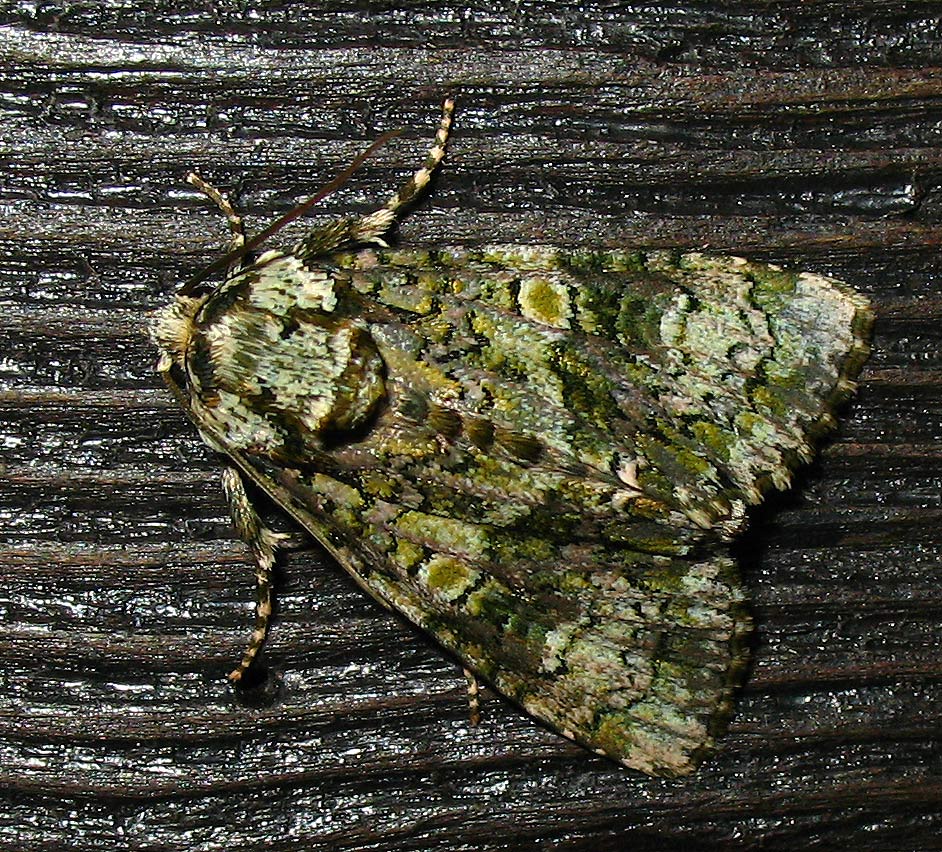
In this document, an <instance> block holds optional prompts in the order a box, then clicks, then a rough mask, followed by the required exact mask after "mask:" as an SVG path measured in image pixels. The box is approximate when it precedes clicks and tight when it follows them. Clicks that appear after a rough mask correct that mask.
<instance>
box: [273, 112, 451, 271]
mask: <svg viewBox="0 0 942 852" xmlns="http://www.w3.org/2000/svg"><path fill="white" fill-rule="evenodd" d="M454 108H455V102H454V100H453V99H452V98H448V99H447V100H446V101H445V103H444V104H442V119H441V122H440V124H439V125H438V131H437V132H436V133H435V139H434V141H433V142H432V147H431V148H429V152H428V155H427V156H426V158H425V162H424V163H423V164H422V167H421V168H420V169H418V170H417V171H416V172H415V174H413V175H412V177H411V178H409V180H407V181H406V182H405V183H404V184H403V185H402V186H401V187H400V188H399V191H398V192H396V193H395V194H394V195H393V196H392V197H391V198H390V199H389V201H387V202H386V204H385V205H384V206H383V207H380V208H379V210H374V211H373V212H372V213H368V214H367V215H366V216H360V217H358V218H356V219H338V220H337V221H336V222H331V223H330V224H328V225H324V226H323V227H320V228H315V229H314V230H313V231H311V232H310V233H309V234H308V235H307V236H306V237H304V239H302V240H301V241H300V242H299V243H298V244H297V245H295V246H294V248H293V249H292V250H291V253H292V254H294V255H295V256H297V257H299V258H300V259H301V260H305V261H306V260H309V259H311V258H313V257H317V256H318V255H322V254H327V253H329V252H332V251H334V250H336V249H338V248H340V247H341V246H343V245H346V244H348V243H378V244H379V245H382V246H385V245H386V243H385V242H383V239H382V237H383V234H385V233H386V231H388V230H389V228H390V227H391V226H392V224H393V222H395V221H396V216H397V215H398V214H399V212H400V211H401V210H402V208H403V207H405V206H406V205H407V204H409V203H411V202H412V201H413V200H414V199H415V197H416V196H417V195H418V194H419V193H420V192H421V191H422V190H423V189H425V187H426V186H427V185H428V182H429V179H430V178H431V176H432V172H434V171H435V169H436V168H437V167H438V164H439V163H440V162H441V161H442V158H443V157H444V156H445V144H446V142H447V141H448V131H449V130H450V129H451V115H452V112H453V111H454Z"/></svg>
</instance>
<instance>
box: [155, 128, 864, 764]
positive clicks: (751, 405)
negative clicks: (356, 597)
mask: <svg viewBox="0 0 942 852" xmlns="http://www.w3.org/2000/svg"><path fill="white" fill-rule="evenodd" d="M446 112H449V111H448V110H446ZM443 127H444V128H445V132H444V133H443V131H441V130H440V133H439V137H437V139H436V145H435V146H433V149H432V151H433V153H434V152H436V150H437V152H438V153H437V154H435V155H434V156H433V155H432V154H430V158H429V160H428V161H427V163H426V167H423V168H424V169H425V171H426V172H430V171H431V169H432V168H434V166H435V165H436V164H437V162H438V161H440V159H441V154H442V153H443V150H444V141H445V140H444V136H445V133H446V132H447V125H446V124H445V122H444V121H443ZM433 160H434V162H432V161H433ZM430 162H431V166H430V167H428V166H429V163H430ZM422 172H423V170H420V171H419V172H417V173H416V174H417V176H419V175H421V176H422V177H421V178H420V180H419V181H418V182H421V183H422V184H423V185H424V182H427V174H424V175H423V174H422ZM413 183H416V180H415V178H414V179H413ZM407 186H408V185H407ZM414 194H415V190H414V189H413V190H412V191H411V192H405V193H403V192H402V191H400V193H399V196H398V197H400V198H402V197H410V198H411V197H412V196H413V195H414ZM395 198H396V197H394V199H395ZM390 204H391V205H392V207H395V204H394V203H393V202H390ZM392 207H390V205H387V208H385V209H387V210H389V209H392ZM396 209H398V208H396ZM374 215H375V214H374ZM368 218H369V217H365V219H368ZM365 219H359V220H343V221H342V222H339V223H337V224H336V225H335V226H333V230H331V226H328V227H327V228H322V229H318V230H317V231H315V232H314V235H313V236H312V237H310V238H308V239H306V240H303V241H302V242H301V243H299V244H298V245H297V246H296V247H295V248H294V249H293V250H292V251H290V252H287V253H280V252H274V253H268V254H267V255H265V256H263V257H262V258H260V259H259V260H258V261H257V262H256V263H254V264H250V265H248V266H246V267H245V268H243V269H240V270H239V271H238V272H236V273H235V274H233V275H232V276H230V277H229V278H228V279H227V280H226V281H225V282H224V283H223V284H222V285H221V286H220V287H218V288H216V289H215V290H210V291H209V292H207V293H205V294H203V295H201V296H199V297H194V296H185V297H178V300H177V301H176V302H175V303H174V305H172V306H171V307H170V308H168V309H166V310H165V311H164V312H163V313H162V314H161V315H160V316H159V317H158V320H157V330H156V331H155V339H156V340H157V342H158V345H159V346H160V347H161V350H162V353H163V355H162V364H163V366H164V368H165V371H166V372H168V373H170V372H172V373H173V376H174V378H173V379H172V381H173V382H174V383H175V385H176V389H177V391H178V396H180V397H181V398H182V399H183V400H184V401H185V404H186V406H187V409H188V410H189V412H190V414H191V416H192V417H193V419H194V420H195V421H196V423H197V425H198V426H199V428H200V430H201V432H202V433H203V435H204V436H205V437H206V439H207V441H208V442H209V443H210V444H211V445H212V446H214V447H216V448H217V449H220V450H222V451H223V452H225V453H227V454H228V455H229V456H230V457H231V459H232V460H233V462H234V463H235V464H236V466H237V467H238V468H239V469H240V470H241V471H242V472H243V474H245V475H246V476H248V477H249V478H250V479H252V480H253V481H254V482H256V483H257V484H258V485H259V486H260V487H261V488H262V489H263V490H264V491H266V492H267V493H268V494H269V495H270V496H271V497H272V498H273V499H274V500H275V501H276V502H277V503H278V504H279V505H281V506H282V507H283V508H285V509H286V510H287V511H288V512H289V513H290V514H292V515H293V516H294V517H295V518H296V519H297V520H298V521H299V522H300V523H301V524H302V525H303V526H304V527H305V528H306V529H307V530H308V531H309V532H310V533H311V534H312V535H314V536H315V537H316V538H317V539H318V540H319V541H320V542H321V543H322V544H323V545H324V546H325V547H326V548H327V549H328V550H329V551H330V552H331V553H332V554H333V555H334V556H335V557H336V558H337V559H338V560H339V561H340V562H341V564H342V565H343V566H344V567H345V568H346V569H347V570H348V571H349V572H350V574H351V575H352V576H353V577H354V578H355V579H356V580H357V582H358V583H359V584H360V585H361V586H362V587H363V588H364V589H365V590H366V591H367V592H369V593H370V594H371V595H372V596H373V597H375V598H376V599H378V600H379V601H381V602H382V603H384V604H385V605H386V606H388V607H390V608H392V609H394V610H396V611H398V612H400V613H402V614H403V615H405V616H406V617H407V618H409V619H410V620H411V621H413V622H414V623H416V624H417V625H419V626H420V627H422V628H423V629H425V630H426V631H428V632H429V633H430V634H432V635H433V636H434V637H435V638H436V639H438V640H439V641H440V642H441V643H442V644H443V645H445V646H446V647H447V648H449V649H450V650H451V651H452V652H454V653H455V654H456V655H457V656H458V657H459V659H460V660H461V661H462V663H463V664H464V665H465V666H467V667H468V668H469V669H471V670H472V671H474V672H476V673H477V674H479V675H481V676H482V677H483V678H484V679H485V680H487V681H488V682H490V683H491V684H493V685H494V686H495V687H496V688H497V689H498V690H499V691H500V692H501V693H503V694H504V695H506V696H508V697H510V698H511V699H513V700H515V701H516V702H518V703H519V704H521V705H522V706H523V707H524V708H526V709H527V710H528V711H529V712H531V713H532V714H533V715H535V716H536V717H538V718H540V719H542V720H543V721H544V722H546V723H547V724H549V725H550V726H551V727H552V728H554V729H555V730H557V731H559V732H560V733H562V734H564V735H566V736H568V737H571V738H572V739H574V740H576V741H578V742H580V743H582V744H584V745H586V746H588V747H589V748H592V749H594V750H596V751H598V752H600V753H603V754H606V755H608V756H610V757H612V758H614V759H616V760H618V761H620V762H622V763H623V764H625V765H627V766H630V767H633V768H637V769H640V770H642V771H644V772H648V773H650V774H657V775H667V776H673V775H684V774H688V773H689V772H691V771H693V769H694V768H695V767H696V766H697V764H698V763H699V761H700V760H701V759H702V757H703V756H704V755H705V754H706V753H708V752H709V751H710V750H711V748H712V747H713V744H714V738H715V735H716V734H717V733H718V732H719V731H720V730H721V729H722V727H723V725H724V723H725V719H726V717H727V716H728V714H729V711H730V707H731V700H732V692H733V688H734V686H735V685H736V684H737V682H738V680H739V678H740V677H741V674H742V671H743V669H744V667H745V664H746V660H747V653H746V649H745V646H746V637H747V636H748V634H749V631H750V627H751V622H750V618H749V615H748V613H747V610H746V607H745V605H744V597H745V596H744V593H743V590H742V588H741V584H740V581H739V578H738V575H737V571H736V568H735V565H734V563H733V561H732V559H731V558H730V556H729V552H728V543H729V541H730V540H731V539H732V538H733V537H734V536H735V534H736V533H738V532H739V531H740V530H741V529H742V528H743V526H744V524H745V507H746V506H747V505H751V504H755V503H758V502H760V501H761V499H762V497H763V495H764V494H765V493H766V492H767V491H768V489H769V488H773V487H776V488H784V487H786V486H787V485H788V483H789V481H790V475H791V472H792V471H793V470H794V469H795V468H796V467H797V466H798V465H799V464H800V463H802V462H803V461H806V460H807V459H808V458H810V456H811V452H812V447H813V442H814V440H815V438H816V437H817V436H818V435H820V434H822V433H823V432H825V431H827V430H828V429H829V428H831V427H832V426H833V424H834V419H833V411H834V408H835V406H836V405H838V404H839V403H840V402H841V401H842V400H843V399H845V398H846V397H847V396H848V395H849V394H850V393H851V392H852V390H853V387H854V384H853V382H854V378H855V377H856V375H857V373H858V372H859V370H860V368H861V365H862V363H863V361H864V359H865V357H866V353H867V344H866V338H867V334H868V331H869V325H870V322H871V321H872V315H871V313H870V310H869V306H868V305H867V303H866V301H865V300H864V299H863V298H862V297H860V296H859V295H858V294H856V293H855V292H854V291H853V290H851V289H850V288H848V287H846V285H843V284H841V283H840V282H837V281H834V280H833V279H828V278H824V277H821V276H812V275H808V274H796V273H792V272H787V271H785V270H781V269H779V268H778V267H774V266H769V265H764V264H756V263H749V262H746V261H743V260H741V259H739V258H729V257H710V256H707V255H700V254H696V253H691V254H678V253H672V252H645V251H618V250H598V251H585V250H570V249H565V248H559V247H552V246H506V245H504V246H485V247H481V248H476V249H465V248H460V247H444V248H437V249H435V250H428V251H426V250H410V249H403V250H395V249H389V248H388V247H387V246H385V244H384V243H383V241H382V239H381V238H380V233H381V229H380V226H379V225H377V226H375V227H373V229H372V230H368V229H365V228H363V227H360V229H359V230H357V227H352V226H351V225H350V224H349V223H350V222H351V221H357V222H363V221H365ZM383 221H384V223H385V224H383V228H385V227H388V224H389V221H390V220H389V217H388V216H387V217H386V218H385V219H384V220H383ZM331 234H335V235H336V234H339V235H340V237H339V238H336V239H335V238H334V237H332V236H330V235H331ZM325 235H326V236H325ZM243 493H244V492H243ZM239 499H243V498H242V497H240V498H239ZM243 514H246V513H243ZM247 516H248V517H253V516H252V515H247Z"/></svg>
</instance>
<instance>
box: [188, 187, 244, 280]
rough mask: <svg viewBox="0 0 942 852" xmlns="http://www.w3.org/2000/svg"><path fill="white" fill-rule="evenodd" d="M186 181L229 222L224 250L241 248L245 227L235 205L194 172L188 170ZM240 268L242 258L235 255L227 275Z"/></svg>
mask: <svg viewBox="0 0 942 852" xmlns="http://www.w3.org/2000/svg"><path fill="white" fill-rule="evenodd" d="M186 182H187V183H188V184H190V186H193V187H195V188H196V189H198V190H199V191H200V192H202V193H203V195H205V196H206V197H207V198H208V199H209V200H210V201H212V202H213V204H215V205H216V207H218V208H219V212H220V213H222V215H223V216H225V217H226V221H227V222H228V223H229V231H230V233H231V234H232V238H231V240H230V241H229V248H228V249H226V252H227V253H230V254H231V253H233V252H235V251H236V250H237V249H240V248H242V246H244V245H245V227H244V226H243V224H242V217H241V216H240V215H239V213H238V211H237V210H236V209H235V207H233V206H232V203H231V202H230V201H229V198H228V197H227V196H225V195H223V194H222V193H221V192H220V191H219V190H218V189H216V187H214V186H213V185H212V184H211V183H207V182H206V181H205V180H203V179H202V178H201V177H200V176H199V175H198V174H196V172H190V173H189V174H188V175H187V176H186ZM241 268H242V258H241V256H237V257H236V259H235V260H234V261H233V262H232V263H231V264H230V266H229V268H228V271H227V277H228V278H231V277H232V276H233V275H235V274H236V273H238V271H239V270H240V269H241Z"/></svg>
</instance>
